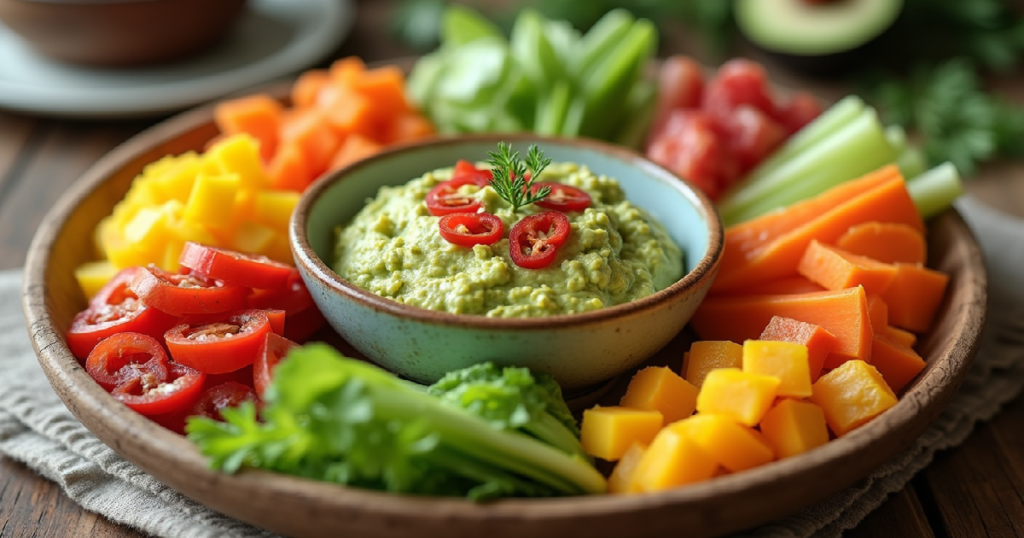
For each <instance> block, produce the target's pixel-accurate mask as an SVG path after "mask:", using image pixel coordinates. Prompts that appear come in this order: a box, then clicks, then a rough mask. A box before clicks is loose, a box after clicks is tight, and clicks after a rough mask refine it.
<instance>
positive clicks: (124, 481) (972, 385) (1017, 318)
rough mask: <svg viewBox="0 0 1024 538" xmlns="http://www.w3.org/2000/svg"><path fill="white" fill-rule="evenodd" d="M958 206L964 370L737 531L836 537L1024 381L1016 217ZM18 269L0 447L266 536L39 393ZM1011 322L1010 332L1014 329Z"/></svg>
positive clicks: (183, 513)
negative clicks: (923, 419)
mask: <svg viewBox="0 0 1024 538" xmlns="http://www.w3.org/2000/svg"><path fill="white" fill-rule="evenodd" d="M957 208H958V209H959V211H960V212H961V214H962V215H963V216H964V218H965V220H967V222H968V224H969V225H970V226H971V228H972V229H973V230H974V233H975V235H976V236H977V237H978V239H979V241H980V242H981V246H982V250H983V251H984V254H985V257H986V263H987V265H988V272H989V295H988V297H989V306H988V318H987V320H988V321H987V324H986V327H985V330H984V332H983V335H982V343H981V348H980V351H979V352H978V357H977V359H976V361H975V363H974V366H973V368H972V370H971V372H970V374H969V375H968V377H967V379H966V380H965V382H964V384H963V386H962V388H961V389H960V391H959V392H958V393H957V395H956V397H955V398H954V399H953V400H952V401H951V402H950V404H949V406H948V407H947V408H946V410H945V411H944V412H943V413H942V415H941V416H940V417H939V418H938V419H937V420H936V421H935V422H934V423H933V424H931V426H929V428H928V430H927V431H925V433H924V434H923V435H922V436H921V437H920V438H919V439H918V440H917V441H916V442H915V443H914V445H913V446H911V447H910V448H909V449H907V450H906V451H904V452H903V453H902V454H900V455H899V456H898V457H897V458H895V459H894V460H892V461H890V462H889V463H887V464H885V465H883V466H882V467H881V468H879V469H878V470H876V471H875V472H874V473H872V474H871V475H870V476H868V477H867V478H865V479H864V480H861V481H860V482H859V483H857V484H855V485H854V486H852V487H850V488H847V489H845V490H843V491H841V492H839V493H836V494H834V495H832V496H830V497H828V498H826V499H825V500H823V501H821V502H820V503H818V504H816V505H814V506H811V507H808V508H806V509H805V510H802V511H800V512H798V513H796V514H794V515H792V516H790V517H787V518H785V519H782V520H779V521H776V522H773V523H770V524H768V525H765V526H763V527H760V528H757V529H753V530H750V531H747V532H744V533H741V535H742V536H752V537H792V538H805V537H809V536H820V537H825V538H839V537H840V535H841V534H842V532H843V531H844V530H846V529H849V528H852V527H854V526H856V525H857V523H859V522H860V521H861V520H862V519H863V518H864V517H865V516H866V515H867V514H868V513H870V512H871V511H872V510H874V509H875V508H877V507H878V506H879V505H881V504H882V502H883V501H884V500H885V498H886V497H887V496H888V495H889V494H890V493H893V492H896V491H899V490H900V489H902V488H903V487H904V486H905V485H906V484H907V483H908V482H909V481H910V479H911V478H913V476H914V475H915V474H916V473H917V472H918V471H920V470H921V469H923V468H924V467H925V466H927V465H928V464H929V463H930V462H931V461H932V458H933V457H934V455H935V453H936V452H937V451H939V450H943V449H946V448H950V447H953V446H956V445H958V444H960V443H962V442H963V441H964V439H966V438H967V436H968V435H969V434H970V433H971V431H972V430H973V429H974V425H975V424H976V423H977V422H978V421H984V420H989V419H991V418H992V416H994V415H995V414H996V413H997V412H998V411H999V409H1000V408H1001V407H1002V406H1003V405H1004V404H1006V403H1007V402H1009V401H1011V400H1012V399H1014V398H1015V397H1016V396H1017V395H1018V394H1019V393H1020V391H1021V388H1022V387H1024V327H1022V326H1021V325H1022V324H1024V281H1021V280H1020V279H1019V278H1018V277H1017V275H1018V274H1020V273H1019V271H1020V268H1021V267H1024V221H1022V220H1019V219H1015V218H1012V217H1009V216H1007V215H1004V214H1001V213H998V212H996V211H995V210H992V209H989V208H988V207H987V206H984V205H983V204H981V203H980V202H977V201H976V200H974V199H972V198H970V197H964V198H961V199H960V200H959V201H958V202H957ZM20 282H21V274H20V272H17V271H8V272H0V372H4V374H3V375H2V376H0V453H2V454H4V455H6V456H8V457H10V458H12V459H15V460H18V461H22V462H24V463H25V464H26V465H28V466H29V467H30V468H32V469H34V470H35V471H37V472H38V473H40V474H41V475H43V476H45V477H46V478H48V479H50V480H53V481H55V482H57V483H58V484H59V485H60V486H61V488H62V489H63V490H64V491H65V492H66V493H67V495H68V496H69V497H70V498H71V499H73V500H74V501H75V502H77V503H78V504H80V505H81V506H82V507H83V508H85V509H86V510H89V511H92V512H97V513H100V514H103V515H104V516H106V517H108V518H109V519H111V520H113V521H116V522H118V523H121V524H124V525H128V526H130V527H134V528H136V529H139V530H141V531H143V532H145V533H148V534H151V535H154V536H158V537H181V538H222V537H223V538H234V537H272V536H274V535H273V534H271V533H269V532H267V531H263V530H260V529H257V528H255V527H252V526H250V525H248V524H245V523H242V522H240V521H237V520H235V519H232V518H230V517H227V516H225V515H223V514H220V513H217V512H214V511H212V510H210V509H208V508H206V507H204V506H202V505H200V504H199V503H196V502H195V501H192V500H190V499H188V498H186V497H184V496H183V495H181V494H179V493H177V492H175V491H174V490H172V489H170V488H169V487H167V486H165V485H163V484H161V483H160V482H158V481H157V480H156V479H155V478H153V477H152V476H149V475H148V474H146V473H144V472H142V471H141V470H139V469H138V468H136V467H135V466H134V465H132V464H131V463H129V462H127V461H125V460H124V459H122V458H121V457H120V456H118V455H117V454H116V453H114V451H113V450H111V449H110V448H108V447H107V446H106V445H104V444H103V443H101V442H100V441H99V440H97V439H96V438H95V437H94V436H93V435H92V434H91V433H89V431H88V430H87V429H85V427H84V426H82V424H81V423H79V422H78V421H77V420H76V419H75V418H74V416H72V415H71V413H70V412H69V411H68V410H67V409H66V408H65V407H64V405H63V403H62V402H61V401H60V399H59V398H57V395H56V394H55V393H54V392H53V390H52V389H51V388H50V386H49V384H48V383H47V381H46V377H45V376H44V375H43V372H42V370H41V369H40V368H39V365H38V363H37V362H36V358H35V354H34V353H33V351H32V346H31V344H30V342H29V338H28V332H27V330H26V328H25V319H24V316H23V314H22V312H21V308H20V305H21V300H20V297H19V294H20V287H21V286H20ZM1014 323H1016V324H1017V328H1016V329H1014V328H1013V324H1014Z"/></svg>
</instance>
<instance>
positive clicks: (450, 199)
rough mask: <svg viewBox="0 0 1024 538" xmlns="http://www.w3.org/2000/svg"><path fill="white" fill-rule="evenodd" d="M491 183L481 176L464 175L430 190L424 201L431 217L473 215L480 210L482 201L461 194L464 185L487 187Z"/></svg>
mask: <svg viewBox="0 0 1024 538" xmlns="http://www.w3.org/2000/svg"><path fill="white" fill-rule="evenodd" d="M489 182H490V179H489V178H485V177H484V176H482V175H480V174H473V175H464V176H459V177H455V178H452V179H449V180H448V181H442V182H441V183H438V184H437V185H435V186H434V188H433V189H430V192H428V193H427V197H426V199H425V200H424V201H425V202H426V204H427V209H428V210H429V211H430V214H431V215H434V216H435V217H440V216H442V215H447V214H449V213H472V212H474V211H476V210H477V209H480V200H477V199H476V198H474V197H473V196H471V195H468V194H464V193H461V192H459V187H462V186H463V185H476V186H477V187H485V186H486V185H487V184H488V183H489Z"/></svg>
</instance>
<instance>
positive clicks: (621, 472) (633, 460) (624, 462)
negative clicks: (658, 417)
mask: <svg viewBox="0 0 1024 538" xmlns="http://www.w3.org/2000/svg"><path fill="white" fill-rule="evenodd" d="M646 451H647V445H642V444H640V443H633V444H632V445H630V447H629V449H627V450H626V453H625V454H623V455H622V458H621V459H619V462H618V463H617V464H615V468H614V469H612V474H611V475H609V476H608V493H637V489H636V488H634V487H633V472H634V471H636V466H637V464H638V463H640V460H641V459H642V458H643V457H644V452H646Z"/></svg>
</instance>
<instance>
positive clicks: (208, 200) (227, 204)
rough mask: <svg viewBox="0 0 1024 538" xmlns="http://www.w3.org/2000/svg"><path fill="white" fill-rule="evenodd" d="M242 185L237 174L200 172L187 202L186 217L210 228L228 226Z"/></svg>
mask: <svg viewBox="0 0 1024 538" xmlns="http://www.w3.org/2000/svg"><path fill="white" fill-rule="evenodd" d="M240 185H241V180H239V179H238V176H237V175H235V174H225V175H219V176H214V175H208V174H200V175H199V177H197V178H196V182H195V185H193V186H192V192H191V194H189V197H188V202H187V203H186V204H185V219H186V220H188V221H190V222H194V223H196V224H202V225H203V226H206V227H209V228H218V229H224V228H227V227H228V226H230V225H231V216H232V209H233V207H234V200H235V195H236V194H237V193H238V189H239V187H240Z"/></svg>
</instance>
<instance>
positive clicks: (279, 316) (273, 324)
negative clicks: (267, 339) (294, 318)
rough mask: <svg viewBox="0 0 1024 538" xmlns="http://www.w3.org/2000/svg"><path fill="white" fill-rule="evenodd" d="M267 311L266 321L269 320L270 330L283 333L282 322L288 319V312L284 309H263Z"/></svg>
mask: <svg viewBox="0 0 1024 538" xmlns="http://www.w3.org/2000/svg"><path fill="white" fill-rule="evenodd" d="M264 312H266V313H267V321H269V322H270V330H271V331H273V332H275V333H277V334H284V322H285V320H286V319H288V317H287V316H288V313H287V312H285V311H284V310H277V309H274V310H264Z"/></svg>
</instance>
